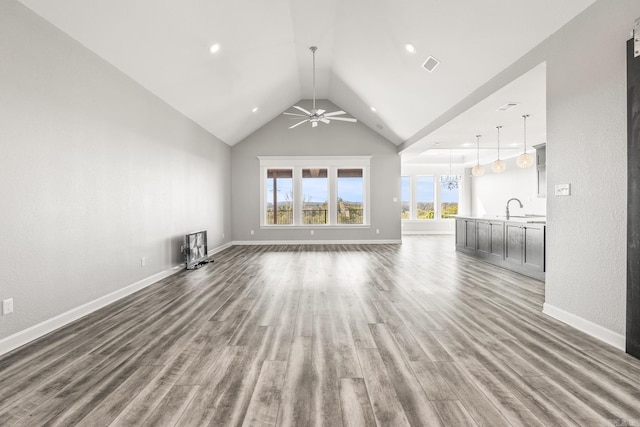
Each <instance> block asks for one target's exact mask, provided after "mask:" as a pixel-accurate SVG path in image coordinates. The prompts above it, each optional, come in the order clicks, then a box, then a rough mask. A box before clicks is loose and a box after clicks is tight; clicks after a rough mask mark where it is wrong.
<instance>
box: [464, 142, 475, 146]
mask: <svg viewBox="0 0 640 427" xmlns="http://www.w3.org/2000/svg"><path fill="white" fill-rule="evenodd" d="M472 145H473V144H471V143H470V142H465V143H464V144H462V146H463V147H471V146H472Z"/></svg>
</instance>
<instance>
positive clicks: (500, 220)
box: [456, 215, 546, 280]
mask: <svg viewBox="0 0 640 427" xmlns="http://www.w3.org/2000/svg"><path fill="white" fill-rule="evenodd" d="M545 233H546V218H544V217H535V216H525V217H510V218H509V219H507V218H506V217H498V216H494V217H489V216H487V217H472V216H463V215H458V216H457V217H456V250H457V251H459V252H463V253H465V254H467V255H471V256H473V257H475V258H477V259H479V260H482V261H486V262H489V263H491V264H494V265H497V266H498V267H502V268H506V269H509V270H512V271H515V272H517V273H520V274H524V275H526V276H529V277H533V278H534V279H538V280H544V279H545Z"/></svg>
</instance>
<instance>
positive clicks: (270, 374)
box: [242, 360, 287, 426]
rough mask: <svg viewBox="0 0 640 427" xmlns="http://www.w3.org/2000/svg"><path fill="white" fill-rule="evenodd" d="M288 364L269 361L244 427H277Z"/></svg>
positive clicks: (266, 362)
mask: <svg viewBox="0 0 640 427" xmlns="http://www.w3.org/2000/svg"><path fill="white" fill-rule="evenodd" d="M286 368H287V362H285V361H276V360H267V361H265V362H264V363H263V365H262V369H261V371H260V377H259V378H258V382H257V384H256V386H255V389H254V391H253V395H252V397H251V402H250V403H249V408H248V409H247V414H246V416H245V417H244V422H243V423H242V425H243V426H275V425H276V419H277V417H278V409H279V408H280V400H281V396H282V387H283V385H284V375H285V372H286Z"/></svg>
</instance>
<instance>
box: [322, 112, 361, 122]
mask: <svg viewBox="0 0 640 427" xmlns="http://www.w3.org/2000/svg"><path fill="white" fill-rule="evenodd" d="M325 117H326V114H325ZM331 120H339V121H342V122H351V123H355V122H357V121H358V120H357V119H352V118H351V117H331Z"/></svg>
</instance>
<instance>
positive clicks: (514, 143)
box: [511, 142, 520, 147]
mask: <svg viewBox="0 0 640 427" xmlns="http://www.w3.org/2000/svg"><path fill="white" fill-rule="evenodd" d="M518 145H520V144H518V143H517V142H513V143H512V144H511V146H512V147H517V146H518Z"/></svg>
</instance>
